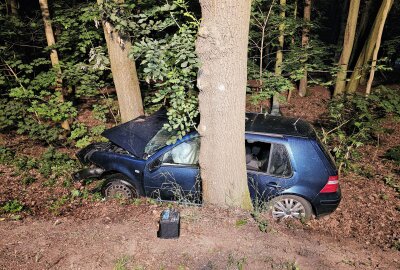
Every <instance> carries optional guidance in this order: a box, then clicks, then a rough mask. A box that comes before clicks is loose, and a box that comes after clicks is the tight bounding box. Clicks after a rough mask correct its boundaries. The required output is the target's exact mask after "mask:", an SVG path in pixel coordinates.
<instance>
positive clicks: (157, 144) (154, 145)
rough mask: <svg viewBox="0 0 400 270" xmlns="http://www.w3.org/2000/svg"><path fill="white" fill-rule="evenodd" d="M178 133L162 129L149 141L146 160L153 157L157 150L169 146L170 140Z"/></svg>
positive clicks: (146, 148) (145, 149)
mask: <svg viewBox="0 0 400 270" xmlns="http://www.w3.org/2000/svg"><path fill="white" fill-rule="evenodd" d="M175 133H176V131H168V130H166V129H164V128H162V129H160V130H159V131H158V132H157V134H156V135H154V137H153V138H151V140H150V141H149V143H148V144H147V145H146V147H145V148H144V153H145V155H144V158H145V159H147V158H149V157H150V156H152V155H153V154H154V153H155V152H157V150H159V149H161V148H163V147H164V146H166V145H167V142H168V140H169V139H171V137H172V136H174V135H175Z"/></svg>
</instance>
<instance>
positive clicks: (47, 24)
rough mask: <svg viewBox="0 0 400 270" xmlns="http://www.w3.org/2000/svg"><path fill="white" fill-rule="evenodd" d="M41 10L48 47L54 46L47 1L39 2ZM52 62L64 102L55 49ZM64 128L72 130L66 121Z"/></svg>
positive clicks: (51, 57) (57, 87) (41, 0)
mask: <svg viewBox="0 0 400 270" xmlns="http://www.w3.org/2000/svg"><path fill="white" fill-rule="evenodd" d="M39 5H40V10H41V12H42V17H43V23H44V30H45V34H46V40H47V46H49V47H50V46H54V45H55V44H56V40H55V38H54V33H53V28H52V26H51V18H50V11H49V5H48V2H47V0H39ZM50 61H51V65H52V67H53V68H54V69H56V70H57V79H56V90H57V91H60V92H61V95H60V101H61V102H64V95H63V92H62V78H61V75H62V74H61V68H60V61H59V59H58V53H57V51H56V50H55V49H52V50H51V52H50ZM61 126H62V128H64V129H65V130H70V126H69V123H68V121H64V122H62V123H61Z"/></svg>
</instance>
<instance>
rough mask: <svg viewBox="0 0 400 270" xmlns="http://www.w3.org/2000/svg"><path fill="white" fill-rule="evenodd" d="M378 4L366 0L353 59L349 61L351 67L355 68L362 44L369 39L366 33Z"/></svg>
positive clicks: (352, 55) (354, 46)
mask: <svg viewBox="0 0 400 270" xmlns="http://www.w3.org/2000/svg"><path fill="white" fill-rule="evenodd" d="M376 3H377V1H375V0H366V1H365V7H364V9H363V10H362V13H361V18H360V19H359V21H360V22H359V24H358V25H359V26H358V28H357V29H358V30H357V32H356V37H355V40H354V45H353V53H352V54H351V57H350V60H349V66H350V67H352V66H354V64H355V63H354V62H355V60H356V59H355V58H356V57H357V56H358V55H357V53H359V48H360V47H363V45H361V43H362V42H363V41H365V40H366V39H367V38H368V33H366V32H367V30H368V29H367V28H368V26H369V23H370V20H371V16H373V15H374V14H373V10H374V9H375V7H376ZM375 15H376V14H375ZM361 49H362V48H361Z"/></svg>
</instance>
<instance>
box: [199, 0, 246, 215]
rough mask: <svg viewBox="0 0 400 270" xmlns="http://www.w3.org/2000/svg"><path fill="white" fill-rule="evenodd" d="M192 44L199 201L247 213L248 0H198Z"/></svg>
mask: <svg viewBox="0 0 400 270" xmlns="http://www.w3.org/2000/svg"><path fill="white" fill-rule="evenodd" d="M200 5H201V9H202V17H203V20H202V22H201V25H200V29H199V33H198V38H197V41H196V52H197V54H198V58H199V61H200V70H199V74H198V79H197V86H198V88H199V90H200V94H199V111H200V124H199V126H198V131H199V133H200V136H201V148H200V161H199V162H200V168H201V178H202V185H203V199H204V202H205V203H212V204H217V205H222V206H224V205H225V206H238V207H242V208H244V209H251V208H252V205H251V199H250V193H249V188H248V184H247V174H246V162H245V137H244V136H245V103H246V81H247V45H248V34H249V20H250V5H251V1H250V0H243V1H229V0H221V1H213V0H201V1H200Z"/></svg>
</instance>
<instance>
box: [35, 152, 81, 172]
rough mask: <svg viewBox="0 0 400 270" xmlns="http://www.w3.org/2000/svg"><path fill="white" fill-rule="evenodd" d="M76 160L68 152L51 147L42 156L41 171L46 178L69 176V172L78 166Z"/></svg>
mask: <svg viewBox="0 0 400 270" xmlns="http://www.w3.org/2000/svg"><path fill="white" fill-rule="evenodd" d="M77 166H78V165H77V162H76V160H73V159H71V158H70V157H69V156H68V155H67V154H65V153H62V152H59V151H57V150H56V149H55V148H54V147H49V148H48V149H47V150H46V152H45V153H44V154H43V155H42V156H41V158H40V165H39V168H38V170H39V172H40V173H41V174H42V175H43V176H44V177H46V178H50V179H55V178H58V177H69V174H70V173H71V172H72V171H74V170H76V168H77Z"/></svg>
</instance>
